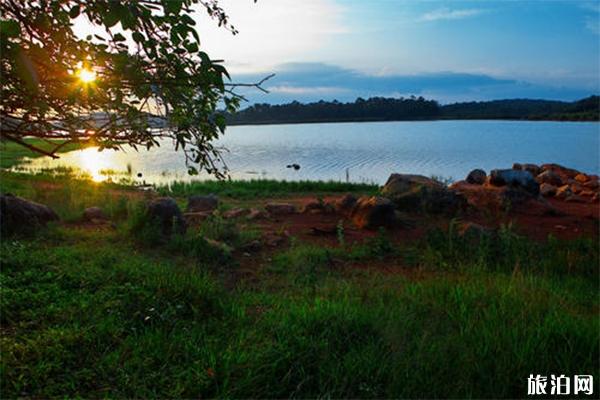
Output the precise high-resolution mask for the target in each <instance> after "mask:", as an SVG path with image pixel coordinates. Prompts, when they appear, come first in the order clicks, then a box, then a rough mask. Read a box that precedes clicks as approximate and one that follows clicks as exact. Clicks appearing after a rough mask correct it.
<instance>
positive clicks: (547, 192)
mask: <svg viewBox="0 0 600 400" xmlns="http://www.w3.org/2000/svg"><path fill="white" fill-rule="evenodd" d="M557 189H558V188H557V187H556V186H554V185H551V184H549V183H542V184H541V185H540V194H541V195H542V196H544V197H552V196H554V195H555V194H556V190H557Z"/></svg>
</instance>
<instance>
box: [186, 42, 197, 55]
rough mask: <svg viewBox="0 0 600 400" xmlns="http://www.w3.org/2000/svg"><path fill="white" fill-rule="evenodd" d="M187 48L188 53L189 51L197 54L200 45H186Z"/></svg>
mask: <svg viewBox="0 0 600 400" xmlns="http://www.w3.org/2000/svg"><path fill="white" fill-rule="evenodd" d="M185 48H186V49H187V51H189V52H190V53H195V52H197V51H198V44H196V43H186V44H185Z"/></svg>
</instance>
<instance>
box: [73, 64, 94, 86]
mask: <svg viewBox="0 0 600 400" xmlns="http://www.w3.org/2000/svg"><path fill="white" fill-rule="evenodd" d="M77 77H78V78H79V80H80V81H81V82H83V83H86V84H87V83H92V82H94V81H95V80H96V73H95V72H94V71H92V70H90V69H87V68H81V69H79V70H78V71H77Z"/></svg>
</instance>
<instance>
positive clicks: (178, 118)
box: [0, 0, 262, 176]
mask: <svg viewBox="0 0 600 400" xmlns="http://www.w3.org/2000/svg"><path fill="white" fill-rule="evenodd" d="M198 8H200V9H204V11H205V12H207V13H208V14H209V15H210V16H211V17H212V18H213V19H214V20H215V21H216V23H217V24H218V25H219V26H222V27H224V28H225V29H228V30H229V31H231V33H232V34H236V33H237V31H236V29H235V27H234V26H232V25H231V24H230V23H229V19H228V17H227V14H226V13H225V11H224V10H223V9H222V8H221V7H220V6H219V3H218V0H138V1H114V0H90V1H83V0H54V1H46V0H39V1H15V0H3V1H2V2H0V12H1V14H2V17H1V18H2V19H1V20H0V53H1V62H0V83H1V85H0V86H1V99H2V100H1V105H0V114H1V121H0V122H1V125H0V138H1V139H2V140H8V141H13V142H16V143H20V144H22V145H24V146H27V147H29V148H30V149H31V150H33V151H36V152H39V153H42V154H45V155H48V156H50V157H56V155H55V153H56V152H57V151H58V150H59V148H60V147H61V146H64V145H65V144H66V143H90V144H95V145H98V146H99V147H100V148H101V149H104V148H114V149H119V148H122V146H123V145H131V146H133V147H135V148H137V147H140V146H141V147H145V148H151V147H153V146H158V145H159V144H160V140H161V139H164V138H169V139H172V141H173V144H174V146H175V148H176V149H183V153H184V154H185V158H186V162H187V163H188V166H189V169H190V172H191V173H194V172H197V171H198V169H203V170H206V171H208V172H209V173H212V174H215V175H217V176H223V175H224V172H225V170H224V164H223V162H222V158H221V155H220V149H218V148H216V147H214V146H213V144H212V143H211V141H212V140H214V139H216V138H217V137H218V136H219V135H220V134H222V133H223V132H224V130H225V117H224V115H223V113H221V112H219V111H218V108H219V107H224V109H225V110H226V111H227V112H234V111H235V110H236V109H237V108H238V107H239V102H240V99H241V98H242V97H241V96H240V95H239V94H237V93H236V92H235V89H236V87H237V86H240V84H235V83H231V82H230V77H229V74H228V73H227V70H226V69H225V67H224V66H223V65H222V61H220V60H213V59H211V58H210V57H209V55H208V54H206V53H205V52H204V51H203V49H202V46H201V44H200V38H199V36H198V33H197V31H196V29H195V25H196V22H195V20H194V19H193V18H192V15H193V14H194V12H196V11H195V9H198ZM74 24H83V25H84V26H87V30H88V31H89V35H87V36H86V37H78V36H77V35H76V34H75V33H74ZM261 83H262V82H259V83H257V84H244V86H256V87H258V88H261V87H260V84H261ZM26 137H36V138H42V139H48V140H50V139H60V141H59V142H56V141H51V143H54V144H55V147H54V148H53V149H52V150H50V151H44V150H42V149H40V148H38V147H36V146H33V145H31V144H28V143H27V141H25V140H24V139H25V138H26Z"/></svg>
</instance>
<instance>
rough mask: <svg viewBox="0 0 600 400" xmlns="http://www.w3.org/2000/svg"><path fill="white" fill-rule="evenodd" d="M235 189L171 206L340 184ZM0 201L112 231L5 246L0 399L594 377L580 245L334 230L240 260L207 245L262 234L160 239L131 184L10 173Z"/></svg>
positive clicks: (391, 394)
mask: <svg viewBox="0 0 600 400" xmlns="http://www.w3.org/2000/svg"><path fill="white" fill-rule="evenodd" d="M213 184H216V186H211V185H213ZM229 185H230V186H229V189H228V186H227V185H225V184H222V183H202V184H197V185H191V186H182V188H184V189H180V191H179V192H176V193H177V194H178V196H179V197H178V200H179V201H184V199H183V198H184V197H185V196H187V195H188V194H191V193H207V192H213V193H218V194H219V195H220V196H222V197H223V198H224V199H225V202H226V204H224V205H222V207H227V206H228V204H227V202H228V201H238V198H237V197H230V196H237V195H239V196H241V197H242V198H245V199H252V198H255V197H261V196H263V195H264V194H263V191H262V190H263V189H265V188H267V187H270V189H269V190H271V193H276V194H277V195H278V196H279V195H281V196H285V195H286V194H288V193H287V192H286V191H285V190H291V189H292V188H294V190H295V193H304V192H306V193H311V192H310V190H324V191H325V192H330V191H332V192H334V191H335V190H336V189H335V188H333V189H332V187H335V185H334V184H326V183H315V184H313V186H310V184H305V183H296V184H292V183H279V184H276V183H269V184H266V183H264V182H244V183H239V182H233V183H230V184H229ZM277 185H280V188H278V187H277ZM290 185H292V186H290ZM293 185H295V186H293ZM0 187H1V188H2V191H12V192H13V193H15V194H18V195H23V196H25V197H28V198H31V199H33V200H36V201H40V202H42V203H45V204H49V205H51V206H52V207H54V208H55V209H56V210H57V211H58V212H59V214H60V215H61V216H62V217H63V218H67V219H72V220H75V219H77V218H78V216H79V215H80V213H81V211H82V210H83V208H85V207H88V206H92V205H100V206H101V207H103V208H104V210H105V212H107V213H108V214H109V215H110V216H111V218H112V221H113V222H114V223H115V224H116V227H115V228H110V227H109V228H104V229H96V228H91V229H90V228H86V229H84V228H80V227H77V226H72V225H71V226H50V227H49V228H48V229H47V230H42V231H41V232H40V233H39V234H37V235H35V236H32V237H19V236H14V237H3V238H2V241H1V243H0V255H1V257H0V311H1V313H0V323H1V327H2V329H1V332H0V382H1V388H0V389H1V394H2V397H3V398H15V397H38V398H47V397H69V398H71V397H84V398H91V397H119V398H123V397H136V398H149V397H161V398H181V397H182V398H197V397H204V398H206V397H219V398H262V397H266V398H281V397H299V398H316V397H337V398H415V397H418V398H423V397H425V398H434V397H444V398H466V397H469V398H522V397H526V394H527V377H528V376H529V375H530V374H532V373H534V374H538V373H539V374H542V375H550V374H556V373H559V374H565V375H567V376H572V375H575V374H593V375H594V376H595V377H598V376H600V375H599V373H600V363H599V359H600V349H599V344H600V330H599V329H598V327H599V319H598V318H599V317H598V309H599V306H600V295H599V293H600V290H599V289H600V284H599V268H598V266H599V265H600V256H599V249H598V243H597V242H596V241H594V240H593V239H592V238H581V239H577V240H572V241H561V240H558V239H555V238H549V239H548V240H547V241H544V242H538V241H533V240H529V239H527V238H525V237H521V236H519V235H517V234H516V233H515V230H514V229H512V227H511V226H506V227H504V228H503V229H501V230H500V232H499V233H498V234H497V235H490V236H485V235H484V236H474V235H467V236H461V235H459V234H458V233H457V231H456V229H455V227H456V224H455V223H451V224H450V228H449V229H448V230H444V231H442V230H433V231H431V232H429V234H428V235H427V236H426V237H425V238H424V239H423V240H421V241H420V242H417V243H400V244H396V243H394V242H393V241H391V239H390V238H389V237H388V235H387V234H386V232H385V231H383V230H382V231H380V232H379V233H378V234H377V235H375V236H374V237H373V238H371V239H370V240H368V241H366V242H365V243H362V244H356V245H349V244H346V241H345V240H344V228H343V226H342V225H340V226H339V228H338V232H337V238H338V242H339V243H338V244H339V245H338V246H334V247H322V246H318V245H315V244H307V243H302V242H299V241H298V240H297V239H295V238H292V239H291V244H290V246H289V247H284V248H282V249H278V250H271V249H269V250H268V251H265V252H263V253H259V254H252V255H250V256H249V257H248V256H242V257H241V258H237V259H236V258H234V256H233V255H232V254H231V251H229V252H228V251H224V250H223V251H221V250H219V249H215V248H214V247H213V246H212V245H210V244H209V243H208V242H207V241H206V239H213V240H218V241H220V242H222V243H224V244H225V245H227V246H230V247H232V248H234V249H235V248H238V249H239V248H240V247H241V246H243V245H244V244H245V243H247V242H249V241H251V240H253V239H255V238H257V237H258V235H259V234H260V232H258V231H257V228H256V226H253V225H252V224H251V223H247V222H244V223H241V222H238V223H236V222H234V221H231V220H224V219H221V218H218V217H213V218H210V219H208V220H207V221H205V222H204V223H203V224H202V225H201V226H200V227H199V228H197V229H190V230H189V231H188V233H187V234H186V235H183V236H173V237H172V238H171V239H169V240H156V241H153V232H152V226H151V225H146V224H144V223H143V218H144V213H143V207H142V206H141V201H142V200H143V199H144V195H143V194H140V192H138V191H135V190H133V189H131V188H127V187H123V186H119V185H116V184H105V183H103V184H97V183H94V182H92V181H89V180H81V179H79V180H78V179H73V178H72V177H70V176H69V175H65V174H57V175H53V174H49V173H44V174H39V175H33V176H32V175H23V174H15V173H9V172H6V171H3V172H0ZM215 188H216V189H215ZM311 188H312V189H311ZM351 189H352V188H350V189H349V190H348V191H352V190H351ZM219 190H220V191H219ZM228 190H230V191H228ZM339 190H341V189H339ZM360 190H365V191H368V190H370V189H369V188H368V187H365V188H361V189H360ZM236 193H237V194H236ZM320 193H322V192H320V191H318V192H316V193H314V192H312V193H311V194H312V195H320ZM245 260H248V261H250V262H249V263H248V264H246V261H245ZM357 263H358V264H361V265H363V266H372V265H375V264H377V265H386V266H387V267H388V268H387V269H386V271H387V272H386V273H379V272H377V269H375V268H366V269H361V268H356V267H355V264H357ZM250 271H252V273H251V274H250V276H248V275H247V274H249V273H250ZM245 276H248V278H247V279H241V278H243V277H245ZM236 277H241V278H240V279H241V280H236ZM594 381H595V388H594V393H598V390H599V389H600V388H599V385H598V379H597V378H596V379H594Z"/></svg>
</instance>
